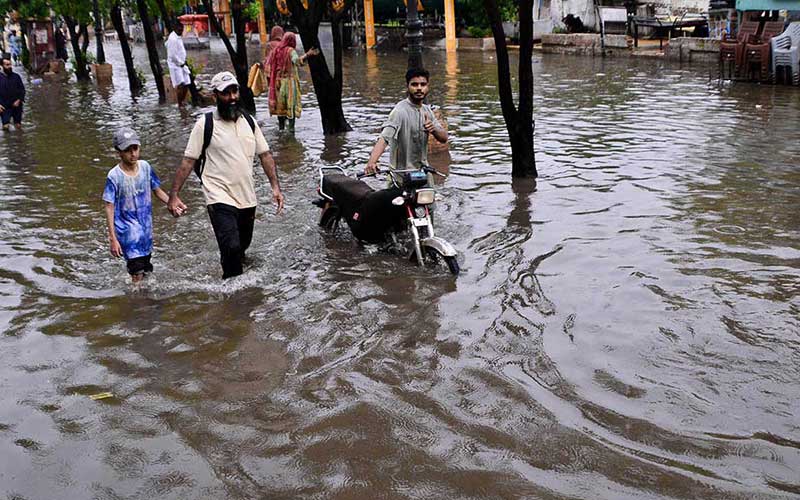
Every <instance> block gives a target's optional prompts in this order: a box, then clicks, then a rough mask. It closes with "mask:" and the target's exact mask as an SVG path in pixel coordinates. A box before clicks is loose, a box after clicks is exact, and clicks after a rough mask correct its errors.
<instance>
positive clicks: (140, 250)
mask: <svg viewBox="0 0 800 500" xmlns="http://www.w3.org/2000/svg"><path fill="white" fill-rule="evenodd" d="M160 185H161V181H160V180H159V179H158V176H157V175H156V172H155V171H154V170H153V167H151V166H150V164H149V163H147V162H146V161H144V160H139V173H138V174H137V175H136V176H135V177H134V176H130V175H127V174H125V172H123V171H122V169H121V168H120V167H119V165H117V166H116V167H114V168H112V169H111V170H110V171H109V172H108V177H107V178H106V188H105V190H104V191H103V201H107V202H109V203H113V204H114V229H115V230H116V233H117V240H118V241H119V244H120V246H121V247H122V253H123V255H124V256H125V259H126V260H131V259H135V258H136V257H144V256H146V255H150V253H151V252H152V251H153V208H152V207H153V202H152V196H151V193H152V191H153V189H155V188H157V187H159V186H160Z"/></svg>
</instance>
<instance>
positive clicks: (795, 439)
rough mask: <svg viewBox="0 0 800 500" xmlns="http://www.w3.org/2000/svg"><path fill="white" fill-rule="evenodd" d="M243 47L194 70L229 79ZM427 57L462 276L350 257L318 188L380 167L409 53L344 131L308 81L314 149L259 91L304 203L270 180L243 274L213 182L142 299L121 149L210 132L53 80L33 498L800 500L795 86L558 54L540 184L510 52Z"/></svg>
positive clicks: (6, 432) (1, 166) (380, 66)
mask: <svg viewBox="0 0 800 500" xmlns="http://www.w3.org/2000/svg"><path fill="white" fill-rule="evenodd" d="M141 49H142V48H141V47H138V50H139V51H140V52H137V54H136V57H137V60H139V61H142V60H145V59H144V58H145V57H146V55H145V54H144V52H143V51H142V50H141ZM221 49H222V48H221V46H220V47H215V51H214V52H213V53H210V52H195V53H192V54H190V56H192V57H193V58H194V59H195V60H196V61H198V62H199V63H200V64H203V65H205V73H207V74H213V73H214V72H215V71H218V70H220V69H227V65H228V64H229V63H228V61H227V58H226V56H225V54H224V52H223V51H222V50H221ZM258 50H259V49H258V48H253V55H257V54H258ZM107 52H108V54H109V57H110V58H111V59H112V60H115V61H118V60H119V59H120V56H119V53H118V48H117V47H115V46H114V45H111V46H110V47H108V49H107ZM426 58H427V59H426V64H427V66H428V67H429V69H430V70H431V72H432V75H433V80H432V81H433V88H432V93H431V98H430V101H431V103H432V104H435V105H437V106H440V107H441V108H442V110H443V112H444V114H445V116H446V118H447V120H448V122H449V126H450V135H451V151H450V153H449V154H444V155H432V156H431V163H432V164H433V165H434V166H435V167H436V168H438V169H440V170H445V169H449V172H450V176H449V177H448V179H447V180H446V181H445V182H444V183H442V184H440V185H439V190H438V196H439V201H437V204H438V208H437V210H438V213H437V233H439V234H440V235H441V236H443V237H445V238H447V239H448V240H450V241H451V242H453V243H454V245H455V246H456V248H457V249H459V251H460V257H459V260H460V261H461V267H462V269H463V272H462V275H460V276H459V277H458V278H457V279H453V278H452V277H451V276H449V275H447V274H446V273H445V272H444V271H443V272H432V271H431V270H420V269H416V268H414V267H411V266H410V264H409V263H408V262H406V261H404V260H403V259H399V258H397V257H395V256H387V255H383V254H381V253H378V252H376V251H375V250H374V249H371V248H368V247H362V246H359V245H358V244H357V243H356V242H354V241H353V240H352V238H351V237H349V236H348V234H346V231H345V232H341V233H340V234H339V235H336V236H329V235H324V234H322V233H321V232H320V231H319V230H318V228H317V227H316V216H317V213H316V210H317V209H316V208H315V207H313V206H312V205H311V204H310V201H311V200H312V199H313V198H314V190H315V187H316V182H317V168H318V167H319V166H322V165H327V166H341V167H343V168H346V169H349V170H350V171H355V170H357V169H359V170H360V169H362V168H363V165H364V164H365V162H366V159H367V156H368V154H369V151H370V150H371V148H372V145H373V144H374V141H375V137H376V135H377V133H378V131H379V130H380V127H381V125H382V123H383V121H384V120H385V118H386V115H387V114H388V112H389V111H390V110H391V109H392V107H393V106H394V104H395V103H396V102H397V101H398V100H399V99H401V98H402V97H403V92H404V79H403V71H401V70H398V68H405V63H406V62H405V59H404V58H403V56H402V55H401V54H384V53H375V52H373V51H370V52H366V55H365V54H364V53H354V54H351V55H349V56H347V57H346V59H345V65H346V68H345V80H346V82H348V83H347V84H346V88H345V92H344V94H345V97H344V101H345V109H346V114H347V116H348V119H349V120H350V123H351V125H352V126H353V129H354V130H353V132H351V133H348V134H346V135H342V136H337V137H328V138H326V137H323V136H322V134H321V133H320V126H319V113H318V111H317V109H316V102H315V98H314V96H313V93H312V92H310V88H309V87H308V82H309V79H308V77H307V75H301V78H302V79H303V85H304V87H303V88H304V91H305V94H304V96H303V97H304V104H305V109H304V114H303V116H302V118H301V119H300V120H299V121H298V123H297V132H296V135H295V137H291V136H289V135H288V134H283V133H280V132H278V130H277V126H276V123H275V120H274V119H271V118H270V117H269V116H268V113H267V106H266V100H265V99H259V100H258V113H257V118H258V119H259V122H260V124H261V127H262V130H264V133H265V135H266V137H267V140H268V142H269V143H270V146H271V148H272V150H273V152H274V154H275V157H276V161H277V163H278V166H279V170H280V176H281V179H282V183H283V186H284V192H285V194H286V196H287V210H286V212H285V213H284V214H283V215H280V216H278V215H276V214H275V213H274V208H273V207H272V206H271V205H270V202H269V188H268V183H267V182H266V179H265V178H264V176H263V173H258V172H257V177H258V179H257V186H258V194H259V199H260V200H261V206H260V208H259V210H258V214H257V219H258V220H257V224H256V234H255V238H254V242H253V247H252V250H253V251H252V255H251V262H250V264H249V267H248V269H247V270H246V272H245V274H244V275H243V276H240V277H237V278H235V279H233V280H229V281H227V282H224V283H222V282H221V281H220V280H219V274H220V271H219V266H218V263H217V258H218V257H217V250H216V245H215V244H214V241H213V234H212V232H211V229H210V225H209V223H208V220H207V216H206V215H205V211H204V210H203V206H202V205H203V202H202V195H201V193H200V191H199V188H198V186H197V183H196V182H194V181H192V182H189V183H188V185H187V188H186V189H185V191H186V202H187V204H188V205H189V207H190V212H189V213H188V215H187V216H186V217H184V218H181V219H180V220H175V219H173V218H172V217H170V216H169V214H168V213H167V212H166V211H165V210H164V209H163V208H162V207H157V208H156V211H155V213H154V226H155V238H156V247H155V251H154V264H155V267H156V272H155V273H154V275H153V276H152V279H151V280H150V281H149V282H148V283H147V284H146V285H145V286H144V287H143V288H141V289H133V288H131V287H130V285H129V284H128V280H127V276H126V274H125V271H124V265H123V264H122V263H121V262H119V261H118V260H115V259H113V258H111V257H110V256H109V255H108V250H107V248H106V247H107V244H106V241H105V225H104V219H103V213H102V203H101V201H100V192H101V190H102V185H103V179H104V177H105V174H106V172H107V170H108V169H109V168H110V167H111V166H112V165H113V164H114V163H115V161H116V159H115V155H114V154H113V152H112V151H111V148H110V139H111V134H112V132H113V130H114V129H115V128H116V127H118V126H120V125H128V126H133V127H134V128H136V129H137V130H138V131H139V132H140V134H141V135H142V138H143V158H145V159H147V160H150V161H151V163H152V164H153V165H154V167H155V168H156V170H157V172H158V173H159V174H160V176H161V177H162V178H163V179H170V178H171V172H172V171H173V170H174V168H175V167H176V166H177V164H178V162H179V160H180V157H181V155H182V152H183V148H184V147H185V144H186V139H187V137H188V135H189V132H190V130H191V127H192V126H193V124H194V122H195V120H196V117H197V116H198V114H199V113H200V112H201V110H197V109H191V108H190V109H189V110H187V111H179V110H178V109H177V108H176V107H175V106H159V105H158V104H157V96H156V95H154V94H155V92H154V90H152V89H149V90H148V91H147V92H145V93H144V94H143V95H142V96H141V97H139V98H137V99H136V100H135V101H134V100H132V99H131V97H130V95H129V93H128V91H127V80H126V77H125V75H124V71H120V70H118V71H117V72H116V73H115V75H114V82H113V85H112V86H109V87H107V88H104V89H97V88H95V87H94V86H92V85H88V86H87V85H78V84H74V83H73V84H67V85H65V84H61V83H59V82H44V83H43V84H42V85H39V86H31V87H30V88H29V96H30V97H29V103H28V110H27V113H28V115H27V116H28V121H27V123H26V125H27V129H26V130H25V131H23V132H22V133H16V132H12V133H9V134H6V135H4V136H3V137H2V138H0V200H2V203H0V326H2V331H3V332H4V333H5V334H4V335H3V336H2V338H0V343H2V345H0V366H2V368H0V372H2V377H1V378H0V380H2V382H0V384H2V389H3V391H2V403H3V404H2V405H1V406H0V408H1V409H0V477H2V480H1V481H0V492H2V494H3V495H4V496H7V497H9V498H52V497H53V495H54V493H53V492H57V493H56V495H57V496H59V497H63V498H151V497H154V498H262V497H269V498H328V497H336V498H377V497H381V498H383V497H386V498H424V499H430V498H608V499H626V498H629V499H641V498H719V499H730V498H741V499H751V498H791V497H793V496H795V497H796V496H797V495H800V481H798V474H797V471H798V470H800V428H798V420H797V417H796V411H795V408H794V407H795V406H796V405H795V401H796V400H797V399H798V396H800V392H799V390H798V385H797V380H798V378H799V377H800V373H799V372H798V367H799V366H800V337H799V335H800V292H798V290H800V279H798V276H799V274H798V268H800V218H798V215H797V214H798V211H797V209H796V207H797V206H800V190H798V189H797V186H798V184H800V173H798V170H797V168H796V167H797V164H798V160H800V142H798V141H797V137H796V135H797V129H796V123H798V118H800V101H799V100H798V99H797V97H798V93H797V91H796V90H794V89H789V88H784V87H763V86H751V85H738V84H737V85H724V86H716V85H715V84H714V82H712V83H711V84H710V83H709V80H708V77H707V74H706V73H704V71H703V70H696V69H693V68H688V67H678V66H670V65H666V64H664V63H662V62H653V61H637V60H606V61H601V60H594V59H582V58H563V57H551V56H543V57H542V58H541V60H539V59H538V57H537V60H536V62H535V64H534V71H535V73H536V109H537V123H536V144H537V160H538V168H539V171H540V173H541V174H542V177H541V178H540V180H539V183H538V186H535V185H534V184H532V183H531V184H527V185H526V184H523V183H515V184H512V183H511V182H510V176H509V174H510V165H509V157H510V151H509V148H508V146H507V136H506V130H505V126H504V124H503V121H502V116H501V114H500V109H499V104H498V103H497V98H496V92H497V90H496V71H495V66H494V61H493V54H489V53H486V54H484V53H468V52H462V53H459V54H457V55H456V54H445V53H444V52H442V53H437V52H432V53H426ZM513 63H514V61H513V56H512V64H513ZM119 67H120V68H121V66H119ZM207 76H208V75H205V76H203V77H201V82H202V81H207ZM100 392H112V393H113V395H114V397H112V398H108V399H104V400H99V401H92V400H91V399H90V398H89V397H88V396H90V395H92V394H97V393H100ZM76 457H80V459H79V460H76ZM34 478H35V479H34Z"/></svg>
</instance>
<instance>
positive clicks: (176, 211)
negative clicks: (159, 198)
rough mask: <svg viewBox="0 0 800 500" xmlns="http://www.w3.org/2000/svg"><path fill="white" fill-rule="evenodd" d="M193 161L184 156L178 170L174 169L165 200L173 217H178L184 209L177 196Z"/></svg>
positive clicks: (192, 166) (192, 165) (190, 170)
mask: <svg viewBox="0 0 800 500" xmlns="http://www.w3.org/2000/svg"><path fill="white" fill-rule="evenodd" d="M194 162H195V160H194V159H193V158H189V157H188V156H184V157H183V160H182V161H181V165H180V166H179V167H178V170H176V171H175V177H174V178H173V180H172V187H171V188H170V190H169V200H168V202H167V208H168V209H169V212H170V213H171V214H172V216H173V217H179V216H181V215H183V213H184V212H185V211H186V205H185V204H184V203H183V201H181V199H180V198H179V197H178V193H180V192H181V188H182V187H183V183H184V182H186V178H187V177H189V174H190V173H192V169H193V168H194Z"/></svg>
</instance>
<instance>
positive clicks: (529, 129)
mask: <svg viewBox="0 0 800 500" xmlns="http://www.w3.org/2000/svg"><path fill="white" fill-rule="evenodd" d="M483 4H484V7H485V8H486V13H487V14H488V16H489V22H490V24H491V27H492V34H493V35H494V43H495V51H496V53H497V84H498V90H499V93H500V108H501V109H502V110H503V118H504V119H505V122H506V129H507V130H508V137H509V140H510V142H511V176H512V177H534V178H535V177H537V176H538V172H537V171H536V159H535V157H534V151H533V127H534V122H533V10H532V9H533V3H532V0H520V4H519V21H520V55H519V108H516V107H515V106H514V95H513V91H512V87H511V67H510V64H509V61H508V47H507V46H506V38H505V33H504V32H503V23H502V19H501V18H500V9H499V8H498V6H497V0H483Z"/></svg>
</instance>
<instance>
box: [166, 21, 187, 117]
mask: <svg viewBox="0 0 800 500" xmlns="http://www.w3.org/2000/svg"><path fill="white" fill-rule="evenodd" d="M181 35H183V25H182V24H181V23H180V22H178V21H176V22H175V24H174V26H173V28H172V31H171V32H170V34H169V37H167V43H166V46H167V66H168V67H169V78H170V80H172V86H173V87H175V92H176V94H177V98H178V106H183V101H184V100H185V99H186V94H187V92H188V91H189V85H190V84H191V82H192V80H191V78H190V76H189V67H188V66H187V65H186V48H185V47H184V46H183V39H182V38H181Z"/></svg>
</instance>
